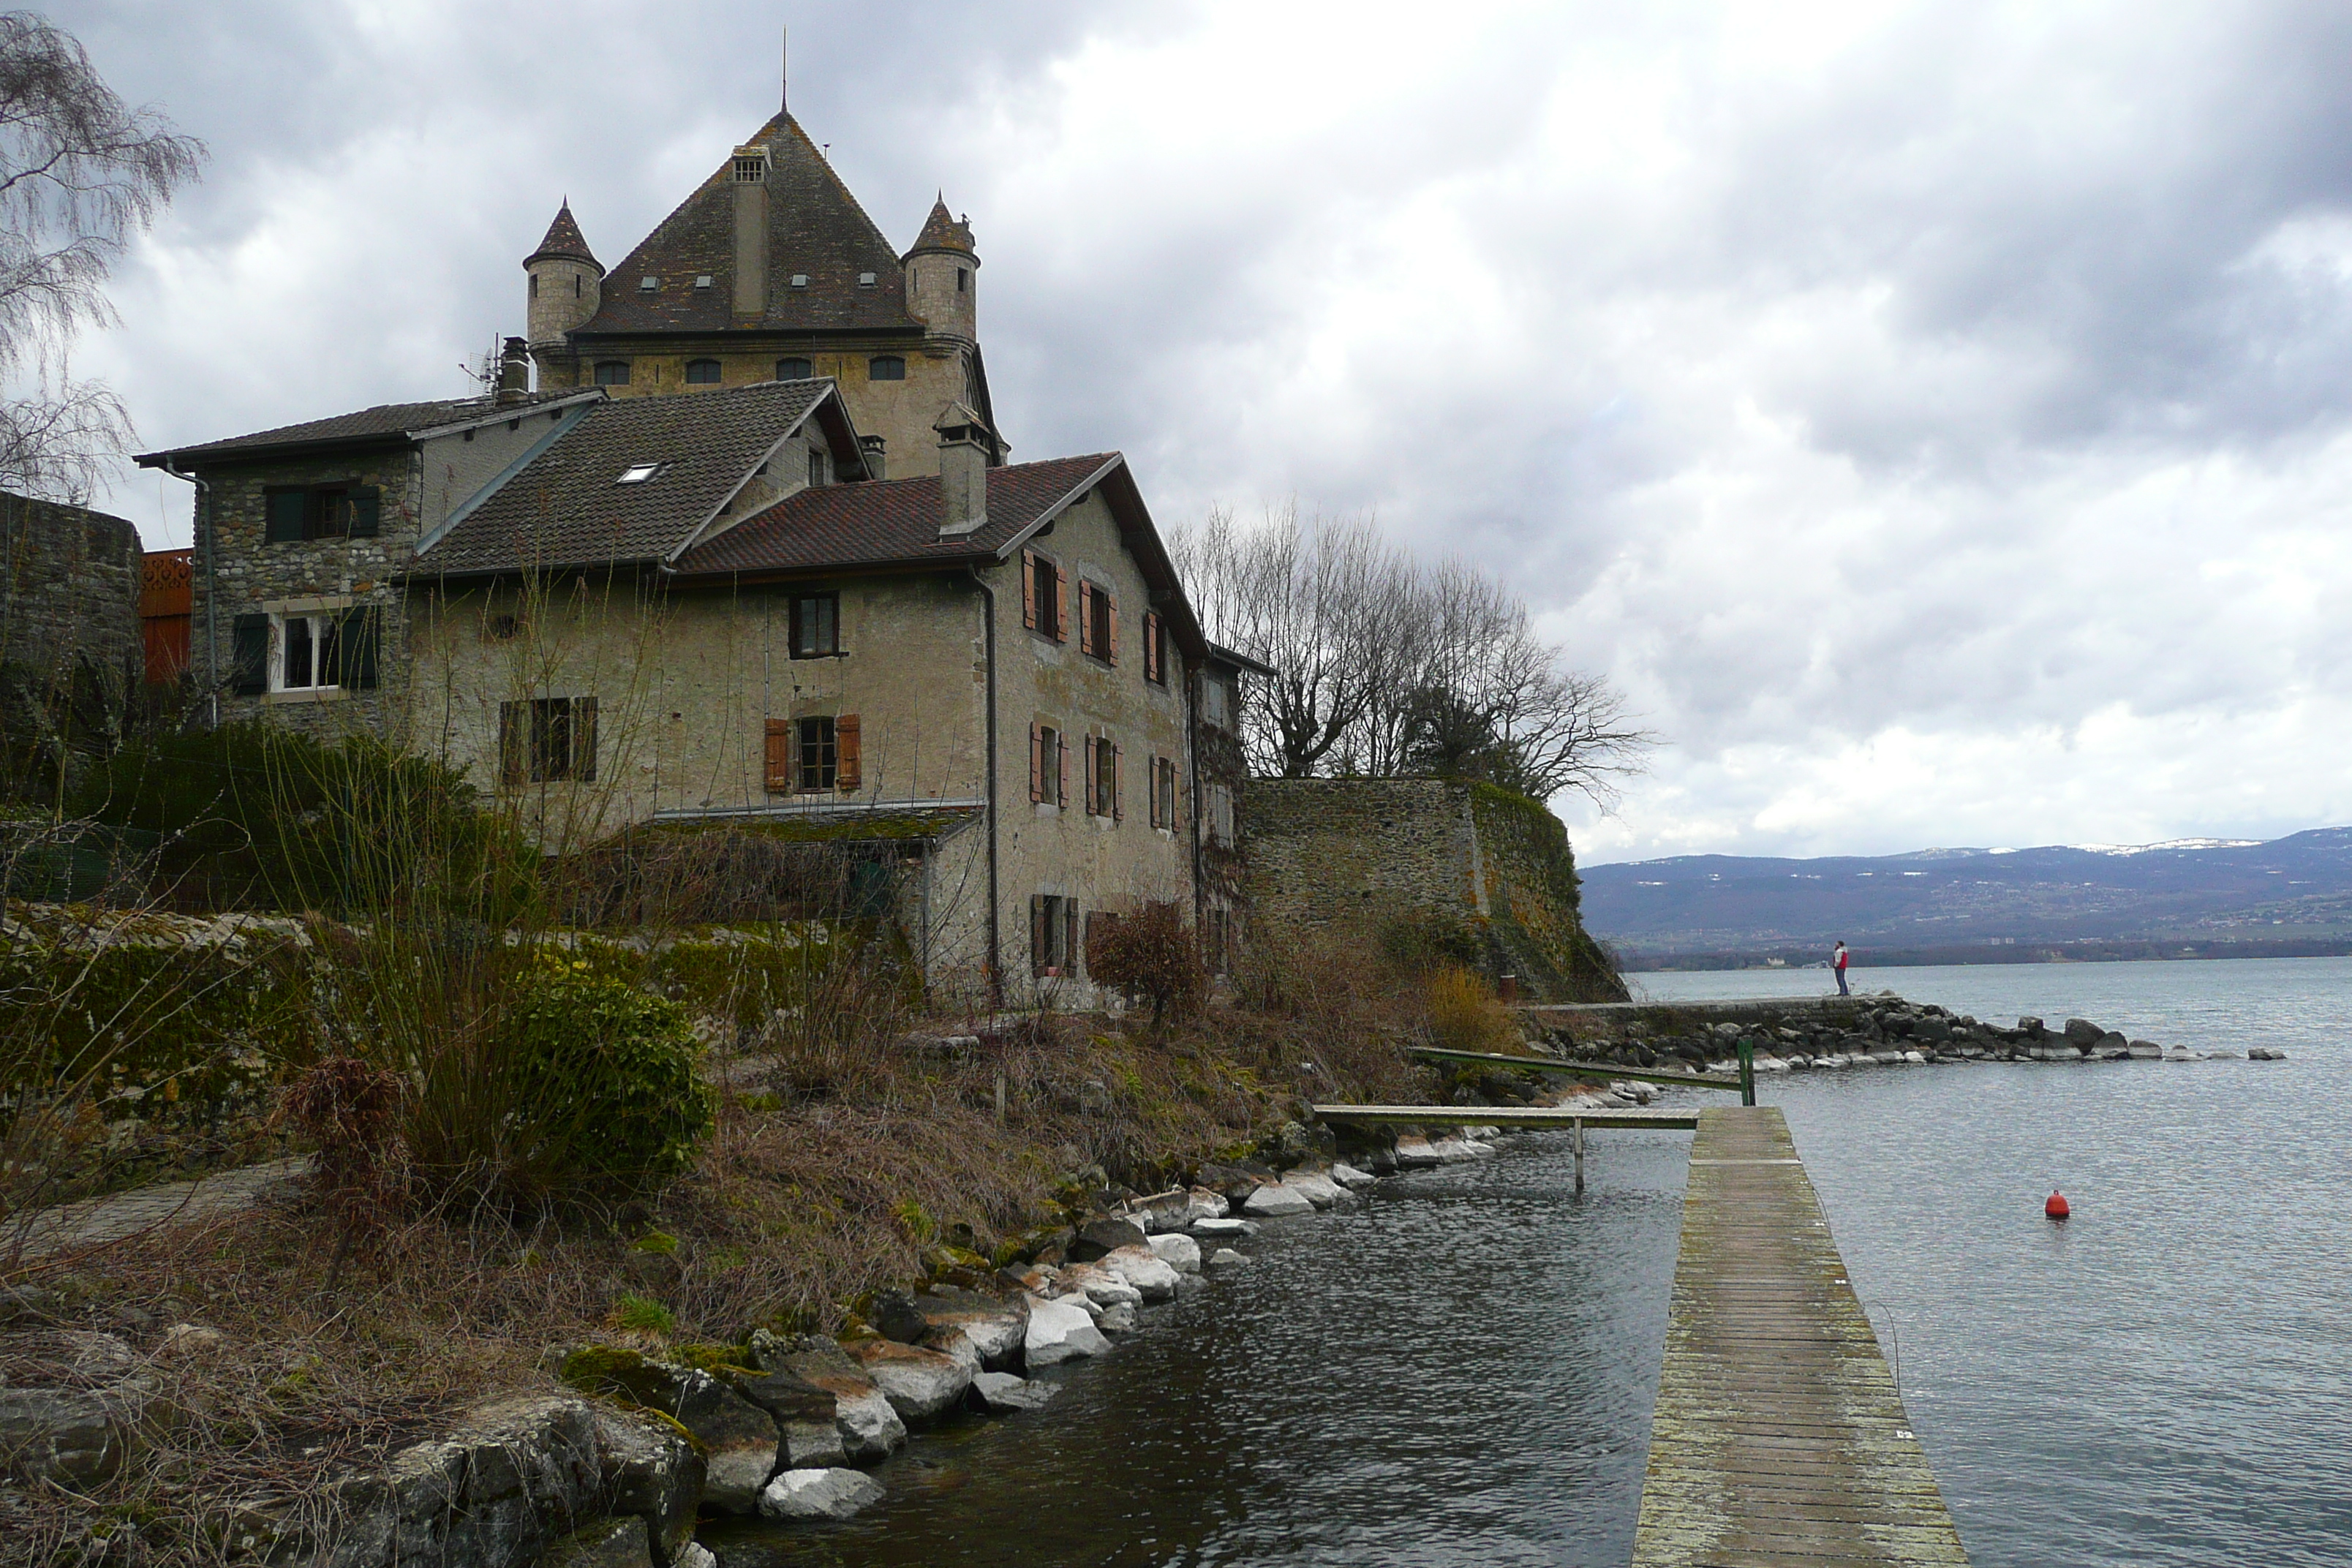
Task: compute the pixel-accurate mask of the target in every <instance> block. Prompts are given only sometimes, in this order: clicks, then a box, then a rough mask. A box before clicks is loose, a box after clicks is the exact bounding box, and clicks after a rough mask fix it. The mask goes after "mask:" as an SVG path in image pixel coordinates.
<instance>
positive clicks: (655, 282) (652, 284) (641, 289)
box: [637, 278, 661, 294]
mask: <svg viewBox="0 0 2352 1568" xmlns="http://www.w3.org/2000/svg"><path fill="white" fill-rule="evenodd" d="M660 287H661V279H658V278H640V279H637V292H638V293H640V294H650V293H652V292H653V291H654V290H655V289H658V288H660Z"/></svg>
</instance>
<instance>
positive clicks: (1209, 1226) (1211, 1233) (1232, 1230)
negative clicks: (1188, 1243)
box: [1192, 1219, 1257, 1238]
mask: <svg viewBox="0 0 2352 1568" xmlns="http://www.w3.org/2000/svg"><path fill="white" fill-rule="evenodd" d="M1192 1234H1193V1235H1194V1236H1205V1237H1211V1238H1215V1237H1224V1236H1255V1235H1256V1234H1257V1226H1255V1225H1254V1224H1253V1223H1251V1222H1250V1221H1248V1220H1245V1219H1199V1220H1194V1221H1193V1222H1192Z"/></svg>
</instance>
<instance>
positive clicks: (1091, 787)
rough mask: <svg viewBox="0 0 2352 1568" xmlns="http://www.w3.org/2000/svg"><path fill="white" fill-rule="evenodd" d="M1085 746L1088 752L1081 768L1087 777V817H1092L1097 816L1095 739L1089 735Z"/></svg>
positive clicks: (1082, 760) (1081, 761) (1081, 762)
mask: <svg viewBox="0 0 2352 1568" xmlns="http://www.w3.org/2000/svg"><path fill="white" fill-rule="evenodd" d="M1083 744H1084V746H1085V748H1086V752H1085V755H1084V757H1083V758H1082V759H1081V760H1080V764H1079V766H1080V771H1081V772H1083V773H1085V774H1086V775H1087V776H1086V787H1087V816H1093V815H1094V814H1095V738H1094V737H1093V736H1092V735H1088V736H1087V738H1086V740H1085V742H1083Z"/></svg>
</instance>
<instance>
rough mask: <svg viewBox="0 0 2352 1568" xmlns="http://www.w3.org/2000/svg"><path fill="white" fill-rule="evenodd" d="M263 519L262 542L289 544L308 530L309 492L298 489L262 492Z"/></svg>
mask: <svg viewBox="0 0 2352 1568" xmlns="http://www.w3.org/2000/svg"><path fill="white" fill-rule="evenodd" d="M262 506H263V507H264V509H265V513H264V516H265V521H264V523H263V528H262V542H264V543H265V544H290V543H293V542H296V541H298V540H299V539H301V538H302V537H303V536H304V535H305V533H306V532H307V531H308V525H309V523H310V491H308V490H300V489H271V490H264V491H263V492H262Z"/></svg>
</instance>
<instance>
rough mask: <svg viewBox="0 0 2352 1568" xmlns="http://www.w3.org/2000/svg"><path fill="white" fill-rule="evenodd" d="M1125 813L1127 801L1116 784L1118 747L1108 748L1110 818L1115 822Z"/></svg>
mask: <svg viewBox="0 0 2352 1568" xmlns="http://www.w3.org/2000/svg"><path fill="white" fill-rule="evenodd" d="M1126 815H1127V802H1126V800H1125V799H1124V798H1123V797H1122V796H1121V795H1120V793H1119V786H1118V747H1117V746H1113V747H1112V748H1111V749H1110V819H1111V820H1112V821H1113V822H1117V821H1118V820H1119V818H1121V817H1123V816H1126Z"/></svg>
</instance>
